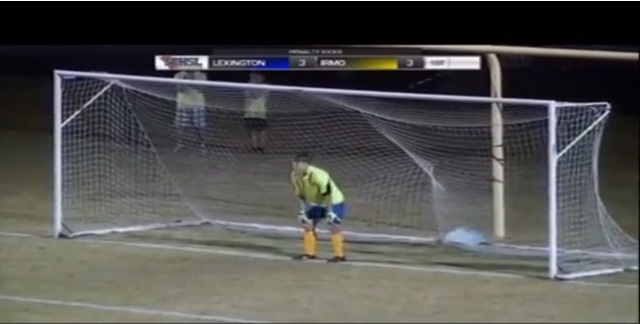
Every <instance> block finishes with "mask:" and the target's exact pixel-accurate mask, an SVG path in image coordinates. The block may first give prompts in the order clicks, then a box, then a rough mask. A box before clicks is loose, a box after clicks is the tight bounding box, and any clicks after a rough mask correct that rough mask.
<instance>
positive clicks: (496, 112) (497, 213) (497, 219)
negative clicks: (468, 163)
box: [486, 54, 506, 239]
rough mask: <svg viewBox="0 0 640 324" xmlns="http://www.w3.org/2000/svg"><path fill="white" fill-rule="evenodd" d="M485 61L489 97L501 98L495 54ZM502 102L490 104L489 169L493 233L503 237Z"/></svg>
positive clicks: (499, 71)
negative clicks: (488, 67)
mask: <svg viewBox="0 0 640 324" xmlns="http://www.w3.org/2000/svg"><path fill="white" fill-rule="evenodd" d="M486 57H487V62H489V63H488V64H489V66H491V67H492V68H491V69H490V70H489V73H490V77H491V97H493V98H502V69H501V67H500V60H499V59H498V56H497V55H496V54H487V55H486ZM503 140H504V135H503V119H502V104H500V103H498V102H494V103H492V104H491V147H492V148H491V153H492V161H491V170H492V173H493V179H492V181H493V235H494V236H495V237H496V238H498V239H503V238H504V237H505V235H506V225H505V217H504V210H505V205H504V204H505V199H504V145H503Z"/></svg>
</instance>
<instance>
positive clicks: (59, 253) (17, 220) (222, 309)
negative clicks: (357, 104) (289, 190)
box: [0, 119, 638, 323]
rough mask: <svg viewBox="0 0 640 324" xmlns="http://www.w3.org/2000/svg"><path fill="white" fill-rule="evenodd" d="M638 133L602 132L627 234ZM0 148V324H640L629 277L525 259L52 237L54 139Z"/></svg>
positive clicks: (201, 235) (272, 242) (610, 183)
mask: <svg viewBox="0 0 640 324" xmlns="http://www.w3.org/2000/svg"><path fill="white" fill-rule="evenodd" d="M637 123H638V121H637V119H627V120H615V121H613V122H612V123H610V124H609V129H611V131H610V132H608V133H607V135H606V138H605V144H604V145H603V146H604V148H605V152H603V154H602V159H603V168H602V184H601V185H602V188H603V189H602V194H603V199H604V201H605V203H606V204H607V207H608V208H609V210H610V211H611V214H612V215H613V216H614V217H615V218H616V220H617V221H618V222H619V224H620V225H621V226H622V227H623V228H625V229H626V230H627V231H628V232H629V233H631V234H632V235H633V236H634V237H637V236H638V164H637V161H638V141H637V138H638V128H637ZM0 152H2V156H1V159H0V231H2V233H3V234H2V235H0V322H42V321H53V322H88V321H91V322H107V321H108V322H145V321H146V322H149V321H152V322H194V321H196V322H197V321H202V322H242V321H264V322H318V321H321V322H385V321H391V322H435V321H446V322H453V321H457V322H471V321H491V322H496V321H499V322H505V321H516V322H524V321H526V322H618V323H619V322H637V321H638V279H637V273H632V274H623V275H619V276H609V277H601V278H598V279H596V280H593V281H587V282H572V283H560V282H550V281H547V280H542V279H539V278H536V277H535V275H536V274H540V273H541V272H542V271H543V270H544V268H543V266H544V265H543V264H539V263H532V262H531V261H528V260H522V261H519V262H514V261H509V262H508V263H507V262H505V261H503V260H501V259H500V258H493V257H481V256H478V255H474V254H471V253H468V254H467V253H460V252H457V253H449V251H447V250H446V249H443V248H428V247H424V246H414V247H408V246H397V247H392V246H388V247H384V249H383V250H381V248H380V247H377V246H372V245H366V244H354V245H352V246H351V247H350V250H351V251H352V254H351V256H352V258H353V259H354V260H356V261H355V262H353V263H349V264H344V265H327V264H324V263H321V262H317V263H294V262H290V261H288V255H290V254H291V253H294V252H296V251H298V248H299V247H298V245H299V242H298V241H297V240H292V239H275V238H269V237H256V236H250V235H244V234H239V233H232V232H227V231H220V230H217V229H213V228H199V229H185V230H182V229H181V230H171V231H157V232H154V233H140V234H132V235H110V236H107V237H103V238H87V239H77V240H71V241H69V240H52V239H49V238H46V237H45V235H46V234H47V233H49V231H50V227H51V225H50V223H51V221H50V215H51V195H52V193H51V164H50V161H51V159H50V156H51V140H50V138H49V137H48V136H46V135H45V134H37V133H24V132H16V131H2V132H0ZM9 233H26V235H18V234H11V235H9ZM325 251H327V250H326V249H325ZM327 252H328V251H327ZM496 269H499V270H500V272H496V271H495V270H496Z"/></svg>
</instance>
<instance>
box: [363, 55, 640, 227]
mask: <svg viewBox="0 0 640 324" xmlns="http://www.w3.org/2000/svg"><path fill="white" fill-rule="evenodd" d="M357 46H359V47H396V48H417V49H421V50H428V51H441V52H452V53H478V54H484V55H485V58H486V62H487V67H488V69H489V76H490V81H491V84H490V93H491V97H493V98H502V88H503V85H502V67H501V64H500V59H499V57H498V54H503V55H527V56H546V57H563V58H576V59H592V60H595V59H597V60H609V61H638V59H639V55H638V53H631V52H618V51H603V50H582V49H567V48H540V47H526V46H499V45H357ZM550 111H551V110H550ZM503 126H504V125H503V117H502V104H500V103H498V102H494V103H492V104H491V137H492V138H491V146H492V161H491V163H492V174H493V235H494V236H495V238H498V239H503V238H505V236H506V217H505V192H504V181H505V179H504V163H503V162H504V161H503V159H504V148H503V142H504V135H503ZM506 181H508V179H507V180H506Z"/></svg>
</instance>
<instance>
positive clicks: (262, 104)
mask: <svg viewBox="0 0 640 324" xmlns="http://www.w3.org/2000/svg"><path fill="white" fill-rule="evenodd" d="M264 79H265V76H264V74H260V73H257V72H252V73H251V74H250V75H249V83H254V84H260V83H263V82H264ZM268 95H269V93H268V91H266V90H262V89H247V90H246V91H245V104H244V125H245V127H246V129H247V132H248V133H249V140H250V141H251V149H252V150H255V151H259V152H261V151H263V150H265V148H266V145H267V129H268V128H269V123H268V122H267V97H268Z"/></svg>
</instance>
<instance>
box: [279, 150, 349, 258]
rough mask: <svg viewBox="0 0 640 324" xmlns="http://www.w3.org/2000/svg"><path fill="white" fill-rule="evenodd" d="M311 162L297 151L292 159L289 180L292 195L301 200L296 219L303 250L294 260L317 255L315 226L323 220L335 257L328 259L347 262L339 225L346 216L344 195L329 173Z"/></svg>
mask: <svg viewBox="0 0 640 324" xmlns="http://www.w3.org/2000/svg"><path fill="white" fill-rule="evenodd" d="M310 163H311V157H310V156H309V154H307V153H299V154H297V155H296V156H295V158H294V160H293V172H292V173H291V182H292V184H293V190H294V193H295V195H296V196H297V197H298V198H299V199H300V214H299V215H298V219H299V220H300V222H301V223H302V226H303V229H304V236H303V240H304V253H303V254H301V255H298V256H296V257H294V259H296V260H309V259H315V258H316V245H317V237H316V231H315V229H316V226H317V225H318V223H320V222H321V221H325V222H326V223H327V225H328V226H329V230H330V231H331V244H332V245H333V254H334V256H333V257H332V258H331V259H329V260H328V261H329V262H342V261H346V257H345V254H344V241H343V236H342V229H341V228H340V224H341V223H342V220H343V219H344V217H345V205H344V195H343V194H342V192H341V191H340V188H338V186H337V185H336V184H335V182H333V180H332V179H331V176H330V175H329V173H328V172H326V171H325V170H322V169H320V168H318V167H316V166H313V165H311V164H310Z"/></svg>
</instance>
